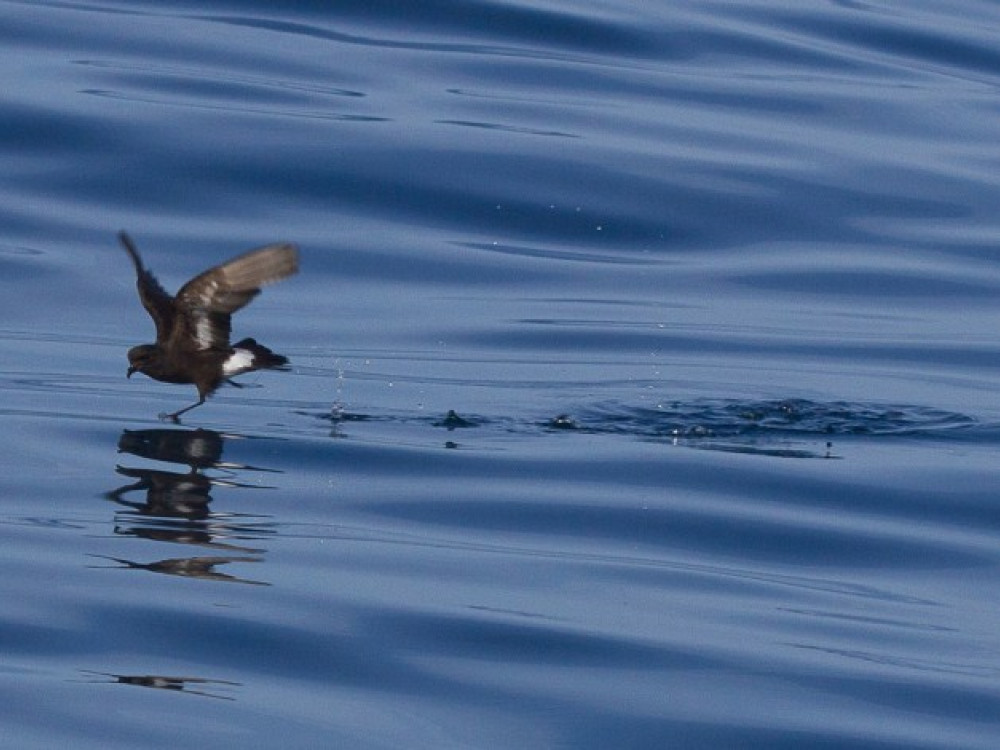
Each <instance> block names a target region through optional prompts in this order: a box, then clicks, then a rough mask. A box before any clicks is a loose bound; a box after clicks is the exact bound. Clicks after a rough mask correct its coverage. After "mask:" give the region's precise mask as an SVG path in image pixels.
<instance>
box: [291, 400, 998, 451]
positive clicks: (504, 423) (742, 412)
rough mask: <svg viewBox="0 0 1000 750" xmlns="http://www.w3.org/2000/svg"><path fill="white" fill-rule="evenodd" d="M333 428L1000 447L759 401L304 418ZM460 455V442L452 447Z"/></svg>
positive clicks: (873, 413)
mask: <svg viewBox="0 0 1000 750" xmlns="http://www.w3.org/2000/svg"><path fill="white" fill-rule="evenodd" d="M299 413H301V414H305V415H307V416H310V417H313V418H315V419H319V420H322V421H325V422H329V423H331V424H332V425H333V429H332V432H331V436H332V437H338V438H339V437H346V430H347V429H348V428H349V427H350V425H351V424H356V423H360V422H380V423H397V424H400V425H404V424H407V425H413V424H420V425H424V426H428V427H431V428H436V429H445V430H447V431H448V432H455V431H456V430H463V431H464V430H473V431H474V430H477V429H484V430H493V431H500V432H502V433H503V434H504V435H506V436H511V435H513V436H517V435H519V434H521V435H524V436H525V437H529V436H538V435H539V434H541V435H555V434H557V433H581V434H591V435H609V436H613V435H618V436H622V437H626V438H632V439H637V440H643V441H649V442H656V443H663V444H666V445H673V446H678V447H686V448H692V449H696V450H708V451H719V452H724V453H743V454H750V455H759V456H769V457H775V458H820V459H835V458H840V456H838V455H837V454H836V446H835V440H836V439H838V438H841V439H845V440H846V439H848V438H853V437H859V436H863V437H870V438H885V439H895V438H905V439H934V440H948V441H968V440H973V441H995V440H996V439H998V438H1000V434H998V429H997V426H996V425H987V424H982V423H980V422H979V421H978V420H976V419H975V418H974V417H971V416H968V415H966V414H961V413H958V412H951V411H946V410H943V409H936V408H932V407H925V406H913V405H906V404H903V405H896V404H869V403H850V402H845V401H834V402H821V401H810V400H806V399H776V400H767V401H751V400H745V401H744V400H737V399H695V400H691V401H686V402H685V401H664V402H661V403H660V404H658V405H657V406H655V407H645V406H644V407H633V406H627V405H624V404H619V403H613V402H611V403H603V404H597V405H585V406H581V407H580V408H579V409H578V410H577V411H576V412H574V413H572V414H570V413H562V414H557V415H556V416H554V417H548V418H545V419H542V420H538V419H531V418H530V417H528V418H524V419H519V418H518V417H516V416H513V417H511V416H504V417H489V416H483V415H474V416H473V415H468V414H460V413H459V412H458V411H457V410H455V409H451V410H449V411H448V412H447V413H446V414H445V415H444V416H443V417H437V416H427V415H419V416H412V415H399V416H392V415H381V416H377V417H376V416H371V415H356V414H347V413H345V412H344V411H343V410H342V409H340V408H339V407H334V408H333V409H331V411H330V413H328V414H322V413H320V414H317V413H307V412H299ZM445 447H447V448H457V447H460V444H459V443H458V442H456V441H455V440H453V439H452V440H448V441H447V442H446V443H445Z"/></svg>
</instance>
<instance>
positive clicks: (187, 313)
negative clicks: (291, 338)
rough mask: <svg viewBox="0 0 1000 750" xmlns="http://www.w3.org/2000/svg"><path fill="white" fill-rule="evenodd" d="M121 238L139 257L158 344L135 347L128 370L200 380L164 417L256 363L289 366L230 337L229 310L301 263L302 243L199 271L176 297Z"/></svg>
mask: <svg viewBox="0 0 1000 750" xmlns="http://www.w3.org/2000/svg"><path fill="white" fill-rule="evenodd" d="M118 239H119V240H120V241H121V243H122V246H123V247H124V248H125V251H126V252H127V253H128V254H129V257H131V258H132V263H133V264H135V273H136V276H137V280H136V286H137V287H138V289H139V299H140V300H141V301H142V306H143V307H145V308H146V311H147V312H148V313H149V315H150V317H151V318H152V319H153V323H155V324H156V343H155V344H142V345H141V346H134V347H132V348H131V349H129V352H128V361H129V368H128V374H127V377H132V373H134V372H141V373H144V374H145V375H148V376H149V377H151V378H153V379H154V380H160V381H163V382H164V383H193V384H194V386H195V387H196V388H197V389H198V401H197V402H195V403H193V404H191V405H190V406H186V407H184V408H183V409H180V410H179V411H175V412H174V413H173V414H161V415H160V418H161V419H170V420H173V421H174V422H177V421H179V420H178V417H180V415H181V414H183V413H184V412H186V411H189V410H191V409H193V408H195V407H196V406H201V405H202V404H203V403H205V399H206V398H208V397H209V396H210V395H211V394H212V393H214V392H215V390H216V389H217V388H218V387H219V386H220V385H222V383H223V382H228V383H231V384H232V385H236V386H238V385H239V384H238V383H235V382H233V381H232V380H231V378H234V377H236V376H237V375H241V374H243V373H245V372H250V371H251V370H262V369H275V368H282V367H283V365H286V364H288V359H287V358H285V357H282V356H281V355H280V354H275V353H274V352H272V351H271V350H270V349H268V348H267V347H266V346H261V345H260V344H258V343H257V342H256V341H254V340H253V339H243V340H242V341H239V342H237V343H235V344H230V343H229V333H230V316H231V315H232V314H233V313H234V312H236V311H237V310H239V309H240V308H241V307H244V306H245V305H247V304H248V303H249V302H250V300H252V299H253V298H254V297H256V296H257V295H258V294H260V287H261V286H263V285H264V284H270V283H272V282H275V281H279V280H281V279H283V278H285V277H286V276H291V275H292V274H293V273H295V272H296V271H298V270H299V255H298V250H297V249H296V247H295V245H289V244H277V245H267V246H266V247H262V248H260V249H258V250H251V251H250V252H248V253H245V254H243V255H240V256H237V257H236V258H233V259H232V260H230V261H226V262H225V263H223V264H221V265H218V266H216V267H215V268H210V269H208V270H207V271H205V272H204V273H201V274H198V275H197V276H195V277H194V278H193V279H191V280H190V281H189V282H188V283H186V284H185V285H184V286H182V287H181V288H180V291H178V292H177V295H176V296H175V297H171V296H170V295H169V294H167V292H166V291H164V289H163V287H162V286H160V282H158V281H157V280H156V277H155V276H153V274H152V273H150V272H149V271H148V270H147V269H146V267H145V266H143V265H142V258H140V257H139V251H138V250H136V248H135V244H134V243H133V242H132V240H131V238H130V237H129V236H128V235H127V234H125V232H119V234H118Z"/></svg>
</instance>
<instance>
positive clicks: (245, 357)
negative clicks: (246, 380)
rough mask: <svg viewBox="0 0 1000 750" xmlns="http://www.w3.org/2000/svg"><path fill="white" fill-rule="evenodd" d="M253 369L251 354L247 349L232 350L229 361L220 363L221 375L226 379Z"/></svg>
mask: <svg viewBox="0 0 1000 750" xmlns="http://www.w3.org/2000/svg"><path fill="white" fill-rule="evenodd" d="M251 369H253V352H252V351H250V350H249V349H233V353H232V354H231V355H230V357H229V359H227V360H226V361H225V362H223V363H222V374H223V375H225V376H226V377H227V378H231V377H233V376H234V375H239V374H240V373H241V372H246V371H247V370H251Z"/></svg>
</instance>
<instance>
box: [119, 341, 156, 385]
mask: <svg viewBox="0 0 1000 750" xmlns="http://www.w3.org/2000/svg"><path fill="white" fill-rule="evenodd" d="M158 356H159V354H158V352H157V350H156V347H155V346H153V345H152V344H143V345H142V346H133V347H132V348H131V349H129V350H128V372H126V373H125V377H126V378H130V377H132V374H133V373H136V372H147V371H148V369H149V367H150V365H152V364H153V363H154V362H155V361H156V359H157V357H158Z"/></svg>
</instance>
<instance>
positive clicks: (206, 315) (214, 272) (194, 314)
mask: <svg viewBox="0 0 1000 750" xmlns="http://www.w3.org/2000/svg"><path fill="white" fill-rule="evenodd" d="M298 270H299V253H298V250H297V249H296V247H295V245H289V244H276V245H267V246H266V247H262V248H259V249H257V250H251V251H250V252H248V253H244V254H243V255H240V256H237V257H235V258H233V259H232V260H230V261H227V262H225V263H223V264H221V265H218V266H216V267H215V268H210V269H209V270H207V271H205V272H204V273H201V274H198V275H197V276H195V277H194V278H193V279H191V280H190V281H189V282H188V283H186V284H185V285H184V286H182V287H181V289H180V291H179V292H177V299H176V309H177V312H178V313H180V316H181V319H182V322H181V325H182V326H183V328H185V329H186V331H185V333H186V334H187V335H189V336H190V337H191V339H192V340H193V341H194V342H196V343H195V348H197V349H227V348H228V347H229V332H230V315H232V314H233V313H234V312H236V311H237V310H239V309H240V308H241V307H243V306H245V305H246V304H247V303H249V302H250V300H252V299H253V298H254V297H256V296H257V295H258V294H260V288H261V286H263V285H264V284H270V283H272V282H275V281H280V280H281V279H283V278H285V277H286V276H291V275H292V274H293V273H295V272H296V271H298ZM176 335H181V334H180V329H178V333H177V334H176Z"/></svg>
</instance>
